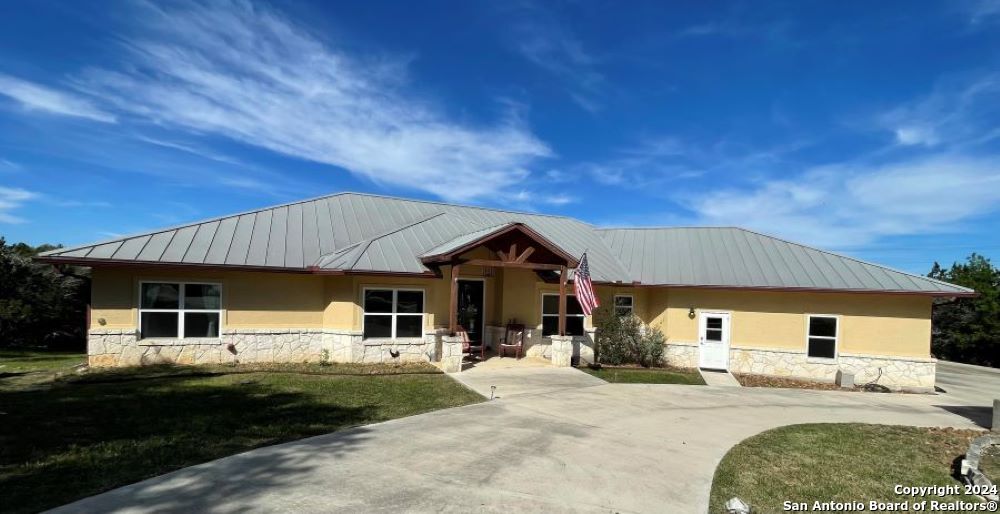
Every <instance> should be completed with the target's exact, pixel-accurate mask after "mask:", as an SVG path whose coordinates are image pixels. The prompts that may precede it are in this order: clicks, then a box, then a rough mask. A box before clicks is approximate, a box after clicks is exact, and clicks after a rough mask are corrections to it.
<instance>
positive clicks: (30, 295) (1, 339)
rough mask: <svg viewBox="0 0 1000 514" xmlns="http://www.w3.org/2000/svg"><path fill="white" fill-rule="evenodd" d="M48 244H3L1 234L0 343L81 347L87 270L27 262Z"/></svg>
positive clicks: (47, 248) (6, 344)
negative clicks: (34, 245)
mask: <svg viewBox="0 0 1000 514" xmlns="http://www.w3.org/2000/svg"><path fill="white" fill-rule="evenodd" d="M55 248H57V247H55V246H52V245H42V246H39V247H32V246H30V245H27V244H25V243H18V244H15V245H8V244H7V242H6V241H5V240H4V239H3V238H2V237H0V346H47V347H49V348H51V349H70V348H80V347H82V346H83V345H84V344H85V341H86V327H85V326H84V325H85V320H86V309H87V298H88V297H89V296H90V277H89V275H88V274H87V272H86V270H84V269H81V268H77V267H72V266H67V267H62V268H56V267H54V266H51V265H48V264H42V263H37V262H34V261H32V257H34V256H35V255H38V253H40V252H43V251H46V250H51V249H55Z"/></svg>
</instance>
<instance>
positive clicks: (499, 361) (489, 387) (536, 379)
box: [451, 356, 607, 400]
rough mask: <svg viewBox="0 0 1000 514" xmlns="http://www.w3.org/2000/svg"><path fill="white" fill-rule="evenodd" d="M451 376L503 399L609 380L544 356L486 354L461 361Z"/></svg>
mask: <svg viewBox="0 0 1000 514" xmlns="http://www.w3.org/2000/svg"><path fill="white" fill-rule="evenodd" d="M451 377H452V378H454V379H455V380H457V381H458V382H459V383H461V384H462V385H464V386H466V387H468V388H469V389H472V390H473V391H475V392H477V393H479V394H481V395H482V396H483V397H485V398H491V399H493V400H500V399H505V398H512V397H517V396H525V395H533V394H547V393H553V392H557V391H564V390H567V389H579V388H581V387H592V386H597V385H603V384H606V383H607V382H605V381H603V380H601V379H599V378H596V377H593V376H591V375H588V374H586V373H584V372H582V371H579V370H577V369H576V368H571V367H557V366H554V365H553V364H552V362H551V361H550V360H549V359H546V358H543V357H522V358H520V359H515V358H513V357H503V358H500V357H497V356H492V357H489V356H488V357H487V358H486V359H485V360H482V361H468V360H466V361H465V362H463V364H462V372H461V373H454V374H452V375H451Z"/></svg>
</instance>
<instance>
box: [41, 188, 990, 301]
mask: <svg viewBox="0 0 1000 514" xmlns="http://www.w3.org/2000/svg"><path fill="white" fill-rule="evenodd" d="M515 225H519V226H521V227H523V229H525V230H528V231H530V232H531V233H532V234H535V235H536V236H537V237H538V238H541V240H544V241H546V242H548V243H549V244H551V246H552V247H553V249H555V250H556V251H557V252H562V253H564V254H566V255H568V256H570V257H571V258H572V259H578V258H579V257H580V256H581V255H582V254H583V253H584V252H587V257H588V259H589V263H590V271H591V276H592V277H593V280H594V281H595V282H611V283H625V284H633V283H634V284H637V285H670V286H676V287H720V288H731V287H736V288H753V289H774V290H819V291H855V292H892V293H908V294H930V295H943V296H962V295H969V294H973V291H972V290H970V289H967V288H963V287H959V286H955V285H952V284H947V283H945V282H940V281H937V280H932V279H929V278H927V277H922V276H919V275H912V274H909V273H904V272H900V271H896V270H892V269H889V268H886V267H883V266H879V265H876V264H871V263H867V262H863V261H859V260H856V259H853V258H850V257H845V256H842V255H837V254H834V253H830V252H825V251H823V250H819V249H815V248H810V247H807V246H803V245H800V244H796V243H791V242H788V241H784V240H781V239H777V238H774V237H770V236H766V235H762V234H758V233H755V232H750V231H747V230H743V229H739V228H656V229H599V228H596V227H594V226H592V225H589V224H586V223H583V222H581V221H579V220H575V219H572V218H567V217H562V216H549V215H542V214H529V213H520V212H511V211H503V210H495V209H484V208H480V207H470V206H461V205H449V204H442V203H435V202H425V201H418V200H408V199H402V198H388V197H382V196H374V195H366V194H357V193H340V194H335V195H330V196H324V197H320V198H314V199H311V200H304V201H301V202H295V203H290V204H285V205H279V206H276V207H269V208H264V209H259V210H255V211H250V212H245V213H240V214H234V215H231V216H224V217H221V218H214V219H209V220H205V221H201V222H196V223H191V224H187V225H182V226H178V227H171V228H166V229H162V230H157V231H153V232H148V233H144V234H137V235H134V236H129V237H123V238H118V239H113V240H110V241H104V242H100V243H93V244H89V245H83V246H77V247H73V248H63V249H59V250H55V251H52V252H47V253H45V254H43V255H42V256H40V257H39V260H42V261H46V262H52V263H73V264H79V265H86V266H99V265H116V264H117V265H170V266H199V267H212V268H232V269H254V270H272V271H291V272H300V273H338V272H342V273H402V274H430V273H431V272H432V270H431V269H430V268H429V267H428V265H427V264H425V263H424V262H423V261H424V259H425V258H427V257H433V256H435V255H440V254H444V253H448V252H449V251H451V250H454V249H457V248H460V247H462V246H464V245H468V244H470V243H474V242H476V241H478V240H481V239H484V238H486V237H488V236H490V235H491V234H493V233H495V232H498V231H501V230H505V229H507V228H509V227H511V226H515Z"/></svg>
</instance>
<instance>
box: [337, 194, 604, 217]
mask: <svg viewBox="0 0 1000 514" xmlns="http://www.w3.org/2000/svg"><path fill="white" fill-rule="evenodd" d="M338 194H344V195H357V196H369V197H373V198H383V199H386V200H399V201H401V202H416V203H426V204H431V205H444V206H447V207H462V208H465V209H478V210H482V211H492V212H506V213H508V214H523V215H525V216H541V217H545V218H562V219H569V220H573V221H578V222H580V223H587V222H585V221H583V220H580V219H577V218H574V217H572V216H567V215H565V214H545V213H540V212H528V211H514V210H510V209H495V208H493V207H484V206H482V205H469V204H461V203H448V202H443V201H435V200H423V199H419V198H406V197H402V196H391V195H380V194H377V193H359V192H356V191H343V192H341V193H338Z"/></svg>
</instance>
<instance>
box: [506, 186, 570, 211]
mask: <svg viewBox="0 0 1000 514" xmlns="http://www.w3.org/2000/svg"><path fill="white" fill-rule="evenodd" d="M510 199H511V200H513V201H514V202H516V203H518V204H519V205H521V207H520V208H522V209H527V210H535V209H534V206H537V205H540V204H541V205H553V206H561V205H568V204H571V203H575V202H576V201H577V199H576V197H573V196H570V195H568V194H565V193H549V192H541V191H529V190H527V189H522V190H520V191H518V192H517V193H514V194H513V195H511V196H510Z"/></svg>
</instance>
